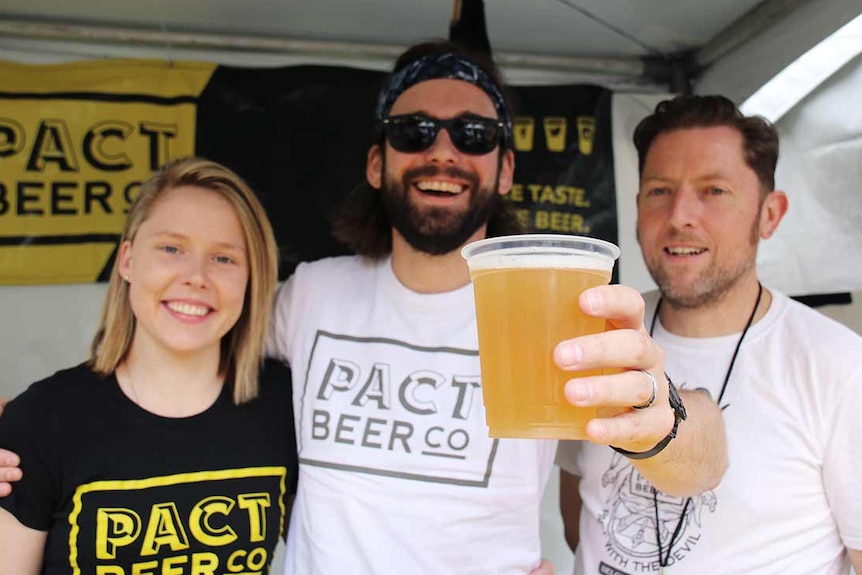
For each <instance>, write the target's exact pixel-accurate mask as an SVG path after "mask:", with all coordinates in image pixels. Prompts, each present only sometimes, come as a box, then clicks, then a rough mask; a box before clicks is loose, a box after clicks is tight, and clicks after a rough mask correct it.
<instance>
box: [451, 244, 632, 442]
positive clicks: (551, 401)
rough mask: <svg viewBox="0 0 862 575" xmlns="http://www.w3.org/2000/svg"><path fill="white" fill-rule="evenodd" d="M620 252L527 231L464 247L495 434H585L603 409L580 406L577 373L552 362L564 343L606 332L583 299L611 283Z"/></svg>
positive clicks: (488, 417)
mask: <svg viewBox="0 0 862 575" xmlns="http://www.w3.org/2000/svg"><path fill="white" fill-rule="evenodd" d="M619 254H620V250H619V248H618V247H617V246H615V245H614V244H612V243H610V242H606V241H603V240H597V239H592V238H586V237H580V236H566V235H551V234H526V235H516V236H503V237H497V238H489V239H484V240H480V241H477V242H473V243H471V244H468V245H466V246H464V248H463V249H462V250H461V255H462V256H464V258H465V259H466V260H467V264H468V265H469V268H470V277H471V278H472V280H473V293H474V297H475V301H476V320H477V324H478V330H479V361H480V364H481V370H482V398H483V401H484V404H485V421H486V423H487V425H488V432H489V435H490V436H491V437H525V438H556V439H583V438H584V437H585V432H584V429H585V427H586V424H587V422H588V421H589V420H590V419H593V418H595V416H596V409H595V408H594V407H593V408H590V407H575V406H573V405H571V404H570V403H569V402H568V401H566V398H565V396H564V394H563V388H564V386H565V383H566V381H568V380H569V379H571V378H572V377H577V376H589V375H596V374H598V373H599V371H598V370H592V371H580V372H571V371H563V370H561V369H559V368H558V367H557V366H556V364H555V363H554V361H553V351H554V348H555V347H556V345H557V344H558V343H560V342H561V341H563V340H566V339H571V338H573V337H577V336H580V335H585V334H590V333H598V332H601V331H604V330H605V320H604V319H602V318H594V317H590V316H587V315H585V314H584V313H583V312H582V311H581V309H580V307H579V306H578V297H579V296H580V294H581V292H583V291H584V290H585V289H587V288H590V287H593V286H597V285H602V284H607V283H608V282H609V281H610V278H611V271H612V270H613V266H614V261H615V260H616V259H617V257H619Z"/></svg>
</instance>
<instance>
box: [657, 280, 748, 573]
mask: <svg viewBox="0 0 862 575" xmlns="http://www.w3.org/2000/svg"><path fill="white" fill-rule="evenodd" d="M761 297H763V286H762V285H761V283H760V282H757V299H756V300H755V301H754V309H752V310H751V315H750V316H748V322H746V324H745V328H744V329H743V330H742V335H740V336H739V340H738V341H737V342H736V349H734V350H733V356H732V357H731V358H730V365H728V366H727V373H726V374H725V375H724V383H722V384H721V391H720V392H719V394H718V400H717V401H716V403H717V404H718V405H719V406H721V400H722V399H723V398H724V392H725V391H726V390H727V382H729V381H730V374H731V372H732V371H733V365H734V364H735V363H736V356H737V355H739V348H740V347H741V346H742V340H743V339H745V334H747V333H748V328H750V327H751V324H752V323H754V316H755V315H757V308H758V307H760V299H761ZM661 302H662V298H659V300H658V303H657V304H656V306H655V312H654V313H653V316H652V323H650V326H649V334H650V337H652V334H653V331H655V324H656V321H657V320H658V315H659V311H661ZM727 407H728V406H727V405H725V406H724V407H722V408H721V410H722V411H724V409H725V408H727ZM652 502H653V508H654V509H655V540H656V543H657V544H658V564H659V567H660V568H661V570H660V571H659V573H662V574H664V573H665V567H667V564H668V562H669V561H670V553H671V551H672V550H673V544H674V541H676V538H677V537H678V536H679V534H680V532H681V531H682V526H683V524H684V523H685V516H686V513H688V508H689V506H690V505H691V497H689V498H687V499H686V500H685V505H683V507H682V513H681V514H680V516H679V521H677V524H676V528H674V530H673V533H672V534H671V536H670V541H668V543H667V553H664V550H663V549H662V544H661V531H660V529H659V517H658V490H657V489H656V488H655V487H653V488H652ZM663 554H664V556H662V555H663Z"/></svg>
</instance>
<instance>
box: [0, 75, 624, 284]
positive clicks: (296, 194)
mask: <svg viewBox="0 0 862 575" xmlns="http://www.w3.org/2000/svg"><path fill="white" fill-rule="evenodd" d="M382 79H383V74H382V73H381V72H375V71H367V70H358V69H352V68H344V67H329V66H291V67H285V68H267V69H249V68H234V67H228V66H216V65H214V64H204V63H188V62H166V61H165V62H162V61H150V60H126V61H121V60H103V61H91V62H77V63H70V64H62V65H50V66H41V65H40V66H34V65H20V64H11V63H2V62H0V284H40V283H70V282H93V281H104V280H105V279H106V278H107V274H108V272H109V271H110V266H111V265H112V263H113V256H114V253H115V251H116V248H117V240H118V238H119V234H120V232H121V229H122V223H123V220H124V217H125V215H126V210H127V208H128V206H129V204H130V203H131V201H132V200H133V199H134V197H135V194H136V193H137V189H138V187H139V186H140V183H141V182H142V181H143V180H145V179H146V178H147V177H148V176H149V175H150V174H151V173H152V172H153V170H155V169H157V168H158V166H160V165H161V164H163V163H164V162H165V161H167V160H170V159H174V158H179V157H182V156H186V155H189V154H197V155H199V156H203V157H207V158H210V159H212V160H215V161H218V162H221V163H223V164H225V165H227V166H229V167H230V168H232V169H234V170H235V171H237V173H239V174H240V175H241V176H243V177H244V178H245V179H246V180H247V181H248V182H249V184H250V185H251V186H252V188H253V189H254V190H255V192H256V193H257V194H258V196H259V197H260V198H261V201H262V202H263V204H264V206H265V207H266V209H267V211H268V213H269V216H270V218H271V219H272V222H273V226H274V228H275V233H276V237H277V239H278V243H279V249H280V256H281V272H282V277H285V276H286V275H288V274H289V273H291V272H292V271H293V269H294V268H295V267H296V265H297V264H298V263H299V262H301V261H307V260H313V259H318V258H321V257H325V256H330V255H337V254H340V253H345V250H344V248H343V247H342V246H340V245H338V244H337V243H335V241H334V240H333V239H332V237H331V236H330V233H329V226H328V216H329V214H330V212H331V210H332V208H333V206H334V205H335V204H336V203H337V202H338V201H339V200H340V199H341V198H342V197H343V196H344V194H346V193H347V192H348V191H349V190H350V189H352V188H353V187H354V186H355V185H357V184H358V183H360V181H361V180H362V178H363V177H364V173H365V158H366V153H367V150H368V147H369V145H370V144H371V143H372V142H371V132H372V127H373V110H374V105H375V102H376V96H377V91H378V89H379V86H380V83H381V81H382ZM512 92H513V96H514V100H515V104H516V110H517V112H516V119H515V147H516V154H517V160H516V165H517V168H516V174H515V175H516V185H515V186H514V188H513V190H512V193H511V194H509V196H508V199H509V200H510V201H512V202H514V203H515V204H516V206H517V210H518V214H519V217H521V218H522V219H523V220H524V222H525V223H526V224H527V226H528V228H529V229H531V230H533V231H536V232H553V233H575V234H587V235H593V236H597V237H601V238H604V239H607V240H609V241H614V242H616V241H617V229H616V206H615V194H614V175H613V174H614V171H613V154H612V147H611V129H610V99H611V94H610V92H609V91H607V90H604V89H602V88H598V87H594V86H552V87H516V88H513V89H512Z"/></svg>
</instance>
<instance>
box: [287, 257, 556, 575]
mask: <svg viewBox="0 0 862 575" xmlns="http://www.w3.org/2000/svg"><path fill="white" fill-rule="evenodd" d="M271 340H272V341H271V342H270V353H271V354H272V355H277V356H279V357H281V358H282V359H283V360H286V361H288V362H289V363H290V365H291V369H292V372H293V390H294V397H293V399H294V410H295V421H296V425H297V444H298V449H299V456H300V474H299V490H298V493H297V497H296V502H295V504H294V509H293V514H292V518H291V522H290V530H289V535H288V544H287V550H286V555H287V561H286V567H285V573H287V574H296V575H305V574H325V575H359V574H366V573H367V574H373V575H385V574H387V573H392V574H398V575H403V574H410V575H419V574H429V575H430V574H433V575H438V574H446V575H448V574H453V573H459V574H461V573H466V574H492V573H493V574H515V573H518V574H522V573H526V572H529V571H530V570H531V569H532V568H534V567H535V566H536V565H538V563H539V561H540V554H541V547H540V541H539V505H540V502H541V499H542V494H543V492H544V488H545V483H546V481H547V478H548V475H549V473H550V469H551V467H552V464H553V458H554V453H555V450H556V442H555V441H535V440H493V439H490V438H488V432H487V427H486V426H485V419H484V409H483V406H482V396H481V379H480V377H479V359H478V351H477V350H478V344H477V335H476V316H475V310H474V306H473V293H472V286H470V285H467V286H465V287H463V288H461V289H458V290H455V291H453V292H449V293H442V294H418V293H415V292H413V291H411V290H409V289H407V288H406V287H404V286H403V285H402V284H401V283H400V282H399V281H398V280H397V278H396V277H395V275H394V274H393V272H392V268H391V262H390V260H388V259H387V260H385V261H382V262H379V263H374V262H371V261H369V260H367V259H362V258H358V257H339V258H329V259H325V260H321V261H318V262H314V263H311V264H302V265H300V266H299V267H298V268H297V270H296V273H295V274H294V275H293V277H291V278H290V279H289V280H288V282H287V283H286V284H285V285H284V286H283V288H282V290H281V292H280V294H279V297H278V301H277V306H276V316H275V326H274V336H273V337H272V338H271Z"/></svg>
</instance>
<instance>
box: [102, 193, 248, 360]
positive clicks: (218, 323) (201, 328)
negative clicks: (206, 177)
mask: <svg viewBox="0 0 862 575" xmlns="http://www.w3.org/2000/svg"><path fill="white" fill-rule="evenodd" d="M119 258H120V260H119V267H118V270H119V272H120V274H121V276H123V277H126V278H128V279H129V283H130V285H129V301H130V304H131V307H132V310H133V312H134V315H135V319H136V328H135V334H134V340H133V343H132V348H133V349H134V348H135V347H139V346H151V347H156V348H159V349H161V350H163V351H167V352H168V353H171V354H175V355H191V354H198V353H210V354H213V353H214V354H215V357H218V354H219V351H220V347H219V344H220V342H221V339H222V337H223V336H224V335H225V334H226V333H228V331H230V329H231V328H232V327H233V326H234V324H236V322H237V320H238V319H239V317H240V314H241V313H242V309H243V303H244V299H245V292H246V287H247V284H248V278H249V265H248V259H247V248H246V242H245V236H244V234H243V229H242V226H241V225H240V221H239V218H238V217H237V215H236V212H235V211H234V209H233V207H232V206H231V205H230V203H228V201H227V200H226V199H224V198H222V197H221V196H219V195H218V194H217V193H216V192H213V191H211V190H206V189H204V188H199V187H195V186H183V187H178V188H175V189H172V190H169V191H167V192H165V193H164V194H163V195H162V196H161V197H160V198H159V199H158V200H157V201H156V203H155V204H154V205H153V207H152V210H151V212H150V214H149V216H148V217H147V219H145V220H144V221H143V222H142V223H141V225H140V227H139V228H138V230H137V233H136V234H135V237H134V239H133V240H132V241H131V242H129V241H126V242H124V243H123V244H122V246H121V247H120V255H119Z"/></svg>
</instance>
